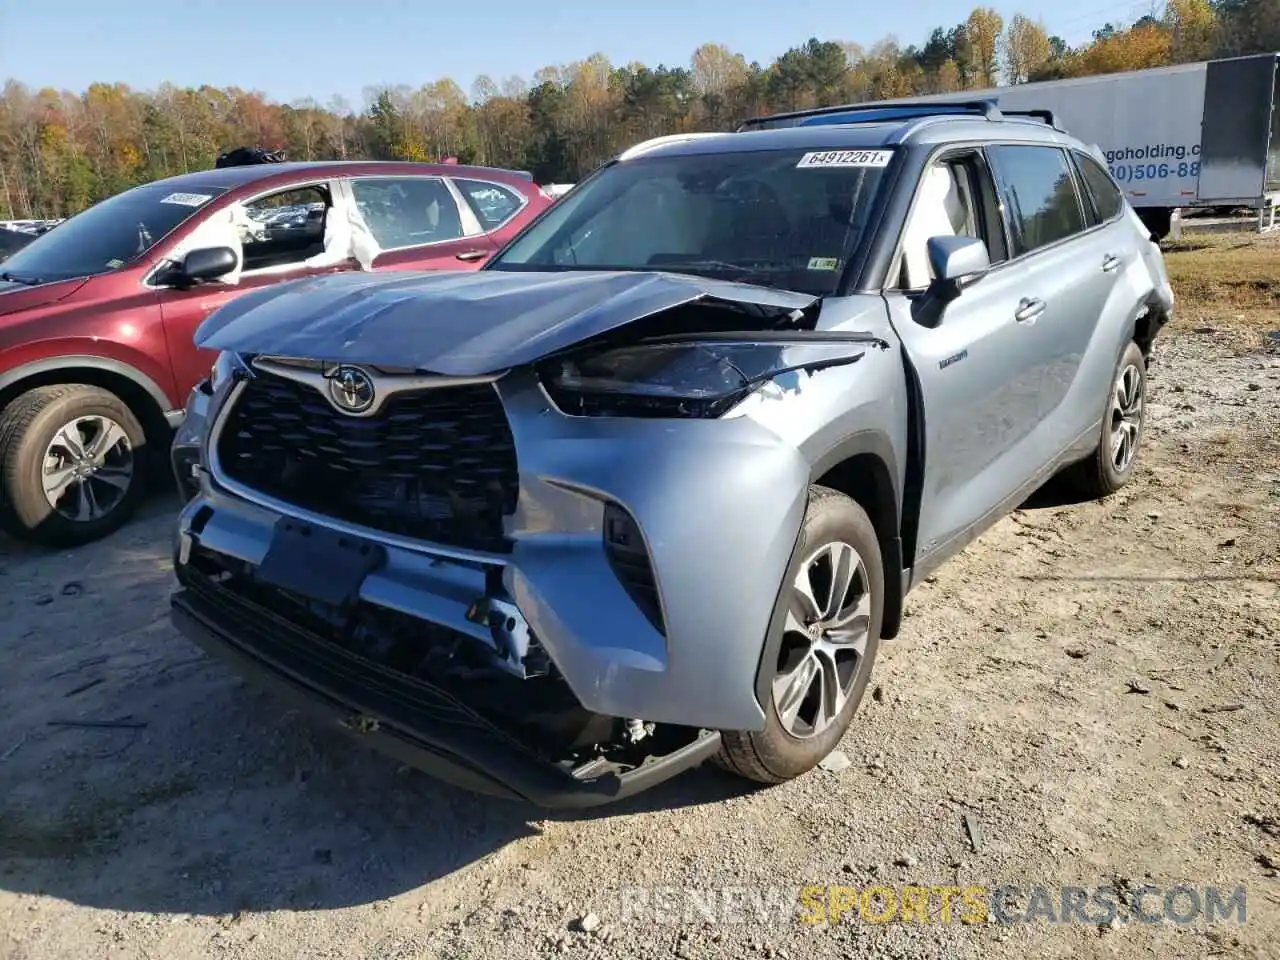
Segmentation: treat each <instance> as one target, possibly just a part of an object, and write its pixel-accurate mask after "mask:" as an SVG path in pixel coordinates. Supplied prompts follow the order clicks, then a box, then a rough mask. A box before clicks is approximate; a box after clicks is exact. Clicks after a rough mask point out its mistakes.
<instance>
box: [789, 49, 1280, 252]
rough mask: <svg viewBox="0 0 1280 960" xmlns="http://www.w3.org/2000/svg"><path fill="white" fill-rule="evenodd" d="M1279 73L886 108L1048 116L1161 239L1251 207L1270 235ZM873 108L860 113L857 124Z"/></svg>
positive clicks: (1258, 64) (970, 93) (1106, 83)
mask: <svg viewBox="0 0 1280 960" xmlns="http://www.w3.org/2000/svg"><path fill="white" fill-rule="evenodd" d="M1278 68H1280V54H1276V53H1267V54H1259V55H1256V56H1249V57H1234V58H1232V59H1229V60H1211V61H1208V62H1202V63H1185V64H1179V65H1178V66H1173V67H1158V68H1155V69H1151V70H1136V71H1133V72H1131V73H1111V74H1100V75H1096V76H1091V77H1073V78H1071V79H1068V80H1049V81H1044V82H1041V83H1024V84H1019V85H1018V86H1013V87H998V88H992V89H989V90H965V91H961V92H959V93H947V94H933V95H928V96H921V97H904V98H903V99H901V100H893V101H883V103H884V105H885V106H889V104H890V103H892V104H893V105H898V104H916V103H921V104H923V103H929V102H938V103H945V102H948V101H950V102H957V101H980V100H985V101H994V102H995V104H996V106H997V107H998V108H999V109H1000V110H1001V111H1002V112H1015V111H1017V112H1025V111H1033V110H1047V111H1050V112H1051V113H1052V115H1053V119H1054V121H1055V122H1056V124H1057V125H1058V126H1060V127H1061V128H1063V129H1064V130H1066V131H1068V132H1069V133H1071V134H1072V135H1073V136H1075V137H1078V138H1079V139H1081V140H1083V141H1085V142H1086V143H1092V144H1096V145H1097V146H1098V147H1099V148H1100V149H1101V150H1102V152H1103V153H1104V154H1105V155H1106V158H1107V162H1108V164H1109V165H1110V167H1111V173H1112V175H1113V176H1114V177H1115V178H1116V181H1117V182H1118V183H1119V184H1120V186H1121V187H1122V188H1123V189H1124V191H1125V193H1126V194H1127V195H1128V197H1129V202H1130V203H1131V204H1132V205H1133V207H1134V208H1135V209H1136V210H1137V211H1138V213H1139V215H1140V216H1142V218H1143V220H1144V221H1145V222H1146V224H1147V226H1148V227H1149V228H1150V229H1151V231H1152V232H1153V233H1155V234H1156V235H1158V236H1160V237H1164V236H1165V235H1167V234H1168V233H1169V229H1170V223H1171V217H1172V214H1173V211H1174V210H1176V209H1179V208H1184V207H1252V208H1253V209H1255V210H1257V211H1258V215H1259V226H1260V227H1261V228H1264V229H1265V228H1267V227H1270V226H1274V225H1275V207H1276V204H1277V201H1280V102H1278V100H1277V80H1278V79H1280V73H1278ZM875 106H877V104H858V105H857V106H856V109H857V110H858V118H859V119H860V120H864V121H865V120H866V119H869V118H868V117H867V115H866V113H865V112H864V111H865V110H866V109H867V108H873V107H875ZM851 109H853V108H851ZM838 110H839V108H834V107H833V108H826V109H823V110H815V111H804V113H803V116H804V117H805V119H803V120H801V122H804V123H824V122H825V123H833V122H835V123H838V122H839V119H838V117H839V113H838ZM801 116H802V115H801V114H797V115H796V119H800V117H801ZM775 119H777V120H781V119H782V118H775ZM770 125H771V126H772V125H774V124H772V123H771V124H770Z"/></svg>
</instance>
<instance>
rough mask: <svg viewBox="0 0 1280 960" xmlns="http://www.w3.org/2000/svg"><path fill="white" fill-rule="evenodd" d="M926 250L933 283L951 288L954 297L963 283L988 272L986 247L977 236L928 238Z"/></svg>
mask: <svg viewBox="0 0 1280 960" xmlns="http://www.w3.org/2000/svg"><path fill="white" fill-rule="evenodd" d="M928 250H929V267H930V269H931V270H932V271H933V276H934V278H935V279H934V283H942V284H946V285H948V286H952V287H954V288H955V296H957V297H958V296H959V295H960V287H961V286H962V285H963V284H964V283H965V282H966V281H967V282H970V283H972V282H973V281H974V280H977V279H978V278H979V277H981V276H982V275H983V274H985V273H986V272H987V271H988V270H990V269H991V258H990V256H989V255H988V254H987V245H986V244H985V243H983V242H982V241H981V240H979V239H978V238H977V237H931V238H930V239H929V243H928ZM953 299H954V298H953Z"/></svg>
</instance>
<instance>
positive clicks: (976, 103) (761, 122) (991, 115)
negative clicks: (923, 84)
mask: <svg viewBox="0 0 1280 960" xmlns="http://www.w3.org/2000/svg"><path fill="white" fill-rule="evenodd" d="M885 110H894V111H910V112H907V113H904V114H902V115H901V116H895V117H892V118H890V119H894V120H912V119H914V118H916V117H931V116H937V115H940V114H941V115H946V114H948V113H955V112H957V111H961V110H965V111H969V112H971V113H979V114H981V115H982V116H983V117H985V118H986V119H988V120H999V119H1000V118H1001V113H1000V108H999V107H998V106H996V102H995V101H994V100H936V101H932V102H928V103H921V102H914V103H912V102H907V103H903V102H901V101H893V100H885V101H881V102H877V103H850V104H844V105H842V106H836V107H817V108H816V109H813V110H796V111H794V112H793V113H775V114H773V115H771V116H767V117H755V118H753V119H751V120H744V121H743V122H742V123H741V124H739V126H738V132H742V131H744V130H758V129H764V128H766V125H771V124H777V125H779V126H788V125H790V124H787V123H786V121H788V120H811V119H816V118H819V117H831V118H832V119H831V120H830V121H829V122H831V123H880V122H883V121H884V120H885V119H886V118H885V117H868V118H866V119H860V118H857V117H849V118H848V119H847V120H846V119H838V120H837V119H835V118H836V117H839V116H841V115H842V114H856V113H880V112H883V111H885ZM794 125H795V126H799V125H800V124H794Z"/></svg>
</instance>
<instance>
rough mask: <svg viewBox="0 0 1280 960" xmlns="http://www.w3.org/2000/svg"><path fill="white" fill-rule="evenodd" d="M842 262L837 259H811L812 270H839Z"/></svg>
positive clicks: (810, 267)
mask: <svg viewBox="0 0 1280 960" xmlns="http://www.w3.org/2000/svg"><path fill="white" fill-rule="evenodd" d="M839 268H840V261H839V260H838V259H836V258H835V257H810V258H809V269H810V270H838V269H839Z"/></svg>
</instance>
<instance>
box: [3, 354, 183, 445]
mask: <svg viewBox="0 0 1280 960" xmlns="http://www.w3.org/2000/svg"><path fill="white" fill-rule="evenodd" d="M60 383H87V384H90V385H92V386H95V387H101V388H102V389H104V390H109V391H111V392H112V393H114V394H115V395H116V396H118V397H119V398H120V399H121V400H123V401H124V402H125V404H127V405H128V407H129V409H130V410H131V411H132V412H133V415H134V416H135V417H137V418H138V422H139V423H141V424H142V429H143V430H144V431H146V434H147V438H148V439H149V440H154V441H156V442H160V441H162V439H163V437H164V436H165V433H166V432H167V431H168V430H169V428H170V426H171V424H170V422H169V420H168V418H167V414H169V413H170V412H171V411H170V409H169V408H170V404H169V398H168V397H167V396H166V395H165V392H164V390H163V389H161V387H160V385H159V384H158V383H156V382H155V381H154V380H153V379H151V377H149V376H147V375H146V374H145V373H143V372H142V371H141V370H138V369H137V368H135V367H132V366H130V365H129V364H127V363H122V362H121V361H119V360H112V359H110V358H108V357H94V356H88V355H84V356H61V357H50V358H48V359H45V360H34V361H32V362H30V363H25V364H23V365H22V366H19V367H15V368H14V369H12V370H8V371H6V372H4V373H0V410H3V409H4V408H5V407H6V406H8V405H9V404H10V403H11V402H12V401H13V400H14V399H15V398H16V397H17V396H18V395H19V394H22V393H26V392H27V391H28V390H31V389H34V388H35V387H46V386H52V385H54V384H60Z"/></svg>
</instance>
